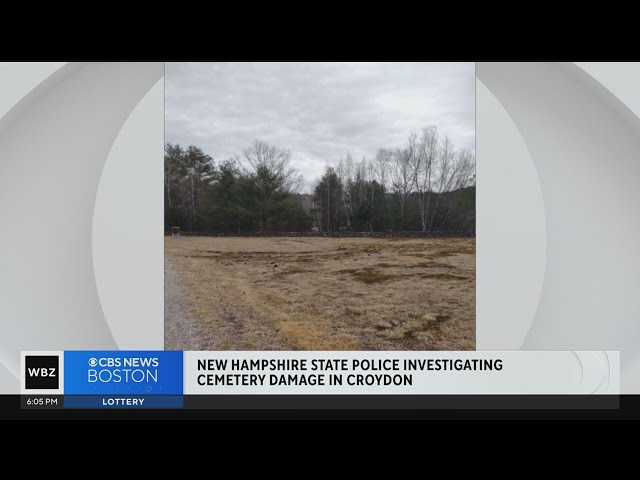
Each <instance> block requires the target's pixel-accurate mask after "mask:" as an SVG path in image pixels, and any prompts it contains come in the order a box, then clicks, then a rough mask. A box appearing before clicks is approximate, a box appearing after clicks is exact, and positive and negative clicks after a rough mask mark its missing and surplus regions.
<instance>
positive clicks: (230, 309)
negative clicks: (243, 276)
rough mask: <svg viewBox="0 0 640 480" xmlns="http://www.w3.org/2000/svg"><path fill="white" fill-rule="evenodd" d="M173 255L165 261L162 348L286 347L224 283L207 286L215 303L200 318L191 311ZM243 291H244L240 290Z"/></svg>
mask: <svg viewBox="0 0 640 480" xmlns="http://www.w3.org/2000/svg"><path fill="white" fill-rule="evenodd" d="M183 288H184V286H183V284H182V282H181V278H180V268H179V266H178V264H177V263H176V260H175V259H172V258H171V257H170V256H169V255H166V256H165V263H164V348H165V350H196V351H199V350H288V349H290V347H289V346H288V344H287V342H285V341H284V339H283V338H282V337H281V336H280V334H279V333H278V332H276V331H274V329H273V327H272V326H271V325H270V322H268V321H266V320H265V319H264V318H263V317H262V316H260V315H259V314H258V313H257V312H255V311H254V310H253V309H251V308H250V307H248V306H247V305H244V304H243V303H242V300H241V299H240V298H238V296H237V295H236V294H235V293H234V291H230V290H228V289H227V288H225V286H222V287H221V288H210V289H209V290H208V291H207V297H208V298H209V300H211V301H212V302H213V303H214V304H216V305H217V308H216V309H215V311H213V312H212V315H211V318H208V319H206V321H203V320H202V319H200V318H198V317H197V316H195V315H194V314H192V313H191V311H190V309H189V307H188V306H187V305H186V303H185V301H184V300H183V298H184V297H183V296H182V289H183ZM243 293H244V292H243Z"/></svg>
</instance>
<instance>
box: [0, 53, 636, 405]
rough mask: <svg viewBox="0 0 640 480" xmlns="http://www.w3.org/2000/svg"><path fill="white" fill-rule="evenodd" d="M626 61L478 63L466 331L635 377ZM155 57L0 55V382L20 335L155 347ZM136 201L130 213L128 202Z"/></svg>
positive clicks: (159, 127) (2, 389)
mask: <svg viewBox="0 0 640 480" xmlns="http://www.w3.org/2000/svg"><path fill="white" fill-rule="evenodd" d="M637 85H640V65H638V64H555V63H508V64H500V63H491V64H489V63H479V64H477V92H476V94H477V99H476V101H477V106H476V111H477V122H476V128H477V177H478V188H477V195H478V207H477V222H478V224H477V229H478V231H477V241H478V249H477V252H478V253H477V263H478V282H477V285H478V287H477V288H478V292H477V322H478V326H477V347H478V349H479V350H621V351H622V353H621V367H622V391H623V392H626V393H634V392H635V393H638V392H640V355H638V343H639V342H638V338H640V337H639V335H638V334H639V333H640V320H639V315H640V307H639V305H638V299H637V292H638V291H640V269H638V266H639V262H638V256H639V255H640V251H639V250H638V249H637V247H636V244H637V235H638V233H639V232H640V217H639V216H638V215H637V212H635V207H636V206H637V205H638V204H639V202H638V200H640V199H639V198H638V197H640V190H639V189H638V188H637V186H636V184H637V178H638V169H640V163H639V162H638V158H639V157H640V135H639V133H640V131H639V129H640V118H639V116H640V92H638V87H637ZM163 101H164V99H163V64H162V63H122V64H120V63H108V64H102V63H90V64H0V218H2V222H3V227H4V228H3V232H2V235H0V255H1V264H0V306H1V307H2V310H1V313H0V316H1V318H0V393H18V392H19V380H18V377H19V370H20V353H19V352H20V351H21V350H64V349H113V348H123V349H133V348H136V349H161V348H162V347H163V243H162V242H163V239H162V235H161V231H162V224H163V221H162V218H163V212H162V208H163V201H162V195H163V192H162V188H163V187H162V185H163V179H162V176H163V167H162V165H163V162H162V156H163V144H164V136H163V124H164V108H163ZM141 212H145V215H141Z"/></svg>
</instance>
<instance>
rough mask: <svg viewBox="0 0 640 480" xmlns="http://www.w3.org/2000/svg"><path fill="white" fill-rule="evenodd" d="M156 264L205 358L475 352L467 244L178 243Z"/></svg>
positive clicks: (471, 247)
mask: <svg viewBox="0 0 640 480" xmlns="http://www.w3.org/2000/svg"><path fill="white" fill-rule="evenodd" d="M165 254H166V259H167V260H166V261H167V265H168V266H170V268H173V269H175V270H176V271H177V273H178V277H179V279H180V285H181V299H183V300H184V302H183V303H184V305H185V306H186V308H188V309H189V310H190V311H191V313H192V314H193V315H195V316H196V317H197V318H198V319H199V320H200V321H201V322H202V323H203V324H204V325H205V326H206V328H207V330H208V331H210V332H211V336H212V337H214V338H215V342H213V341H212V342H211V347H212V349H229V350H281V349H284V350H471V349H474V347H475V241H474V240H473V239H410V240H397V239H366V238H350V239H336V238H208V237H200V238H193V237H192V238H188V237H183V238H180V239H177V240H173V239H171V238H167V239H166V240H165ZM436 260H437V261H436Z"/></svg>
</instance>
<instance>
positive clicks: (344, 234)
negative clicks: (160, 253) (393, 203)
mask: <svg viewBox="0 0 640 480" xmlns="http://www.w3.org/2000/svg"><path fill="white" fill-rule="evenodd" d="M165 235H171V232H170V231H167V232H165ZM180 235H181V236H183V237H335V238H360V237H367V238H447V237H448V238H475V236H476V232H475V231H473V230H454V231H441V232H349V231H340V232H329V233H326V232H323V233H321V232H241V233H229V232H187V231H184V230H183V231H181V232H180Z"/></svg>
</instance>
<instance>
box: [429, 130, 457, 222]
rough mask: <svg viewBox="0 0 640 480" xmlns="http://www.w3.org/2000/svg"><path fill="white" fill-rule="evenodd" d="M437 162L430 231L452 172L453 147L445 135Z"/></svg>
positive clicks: (449, 182) (450, 180) (447, 188)
mask: <svg viewBox="0 0 640 480" xmlns="http://www.w3.org/2000/svg"><path fill="white" fill-rule="evenodd" d="M439 153H440V155H439V161H438V166H437V167H438V168H437V171H436V174H435V182H434V183H435V187H436V188H437V191H436V192H435V194H436V204H435V207H434V211H433V215H432V216H431V224H430V230H433V226H434V223H435V220H436V216H437V214H438V207H439V206H440V202H441V199H442V194H443V193H444V192H446V191H447V190H449V188H450V185H451V182H452V177H453V175H452V170H453V167H454V165H453V163H454V160H455V149H454V146H453V142H452V141H451V139H450V138H449V137H448V136H447V135H445V136H444V139H443V140H442V143H441V147H440V150H439Z"/></svg>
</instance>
